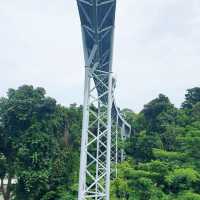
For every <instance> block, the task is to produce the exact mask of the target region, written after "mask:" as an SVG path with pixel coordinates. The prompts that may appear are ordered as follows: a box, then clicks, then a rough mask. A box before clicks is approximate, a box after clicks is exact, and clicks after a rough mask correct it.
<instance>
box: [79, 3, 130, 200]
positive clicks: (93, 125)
mask: <svg viewBox="0 0 200 200" xmlns="http://www.w3.org/2000/svg"><path fill="white" fill-rule="evenodd" d="M77 3H78V9H79V14H80V19H81V27H82V36H83V46H84V56H85V90H84V106H83V128H82V141H81V161H80V178H79V196H78V199H79V200H86V199H89V200H92V199H95V200H103V199H105V200H109V199H110V180H111V179H112V178H113V177H116V175H117V169H116V164H117V162H118V161H119V160H123V159H124V152H123V150H119V148H118V141H119V139H121V140H124V139H125V138H126V137H128V136H129V134H130V129H131V128H130V125H129V124H128V123H127V122H126V121H125V120H124V119H123V116H122V115H121V113H120V111H119V109H118V108H117V106H116V103H115V99H114V89H115V82H116V81H115V79H114V78H113V77H112V52H113V35H114V25H115V9H116V0H77Z"/></svg>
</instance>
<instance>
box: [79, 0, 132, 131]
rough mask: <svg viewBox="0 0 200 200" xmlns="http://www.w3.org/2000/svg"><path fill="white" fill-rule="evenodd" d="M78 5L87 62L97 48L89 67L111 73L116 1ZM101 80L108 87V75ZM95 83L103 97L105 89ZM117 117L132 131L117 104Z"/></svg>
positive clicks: (84, 0)
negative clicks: (95, 48)
mask: <svg viewBox="0 0 200 200" xmlns="http://www.w3.org/2000/svg"><path fill="white" fill-rule="evenodd" d="M77 3H78V9H79V14H80V18H81V25H82V34H83V42H84V51H85V56H86V60H87V59H88V57H89V55H91V53H92V51H93V49H94V47H95V45H96V46H97V53H96V54H95V58H94V59H93V62H92V63H91V65H90V66H89V67H91V68H92V67H93V66H94V65H95V64H97V66H96V69H97V71H103V72H110V71H111V65H112V51H113V33H114V24H115V10H116V0H77ZM86 64H87V63H86ZM97 73H98V72H97ZM97 75H98V74H97ZM100 79H101V81H102V82H103V83H104V84H105V85H107V86H108V75H107V76H105V75H104V76H100ZM94 82H95V84H96V87H97V92H98V95H99V96H101V95H102V94H103V93H104V92H105V87H102V86H98V81H97V79H95V78H94ZM101 100H102V101H103V102H104V103H107V97H106V96H103V97H102V99H101ZM117 115H119V124H120V125H122V124H123V123H124V124H125V125H126V128H127V127H128V128H129V129H130V126H129V125H128V124H127V123H126V122H125V121H124V120H123V118H122V117H121V115H120V112H119V110H118V108H117V107H116V105H115V103H113V108H112V117H113V118H117Z"/></svg>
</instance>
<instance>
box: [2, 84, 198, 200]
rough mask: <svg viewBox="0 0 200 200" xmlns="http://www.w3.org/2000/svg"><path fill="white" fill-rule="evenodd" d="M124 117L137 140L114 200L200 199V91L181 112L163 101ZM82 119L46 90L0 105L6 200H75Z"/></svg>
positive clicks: (13, 93) (15, 93)
mask: <svg viewBox="0 0 200 200" xmlns="http://www.w3.org/2000/svg"><path fill="white" fill-rule="evenodd" d="M124 114H125V116H126V118H127V120H128V121H129V123H130V124H131V126H132V136H131V138H130V140H129V141H127V142H126V144H125V149H126V154H127V161H125V162H123V163H121V164H119V166H118V169H119V170H118V178H117V179H116V180H114V181H113V182H112V187H111V188H112V190H111V196H112V200H200V154H199V150H200V88H192V89H190V90H188V91H187V93H186V96H185V101H184V102H183V104H182V106H181V108H180V109H178V108H176V107H174V105H173V104H172V103H171V102H170V100H169V99H168V97H166V96H165V95H163V94H160V95H159V96H158V97H157V98H156V99H154V100H152V101H151V102H149V103H148V104H146V105H145V106H144V108H143V110H142V111H141V112H140V113H139V114H136V113H134V112H132V111H131V110H128V109H125V110H124ZM81 120H82V107H81V106H80V107H78V106H76V105H75V104H73V105H71V106H70V107H68V108H67V107H63V106H61V105H58V104H57V103H56V101H55V100H54V99H53V98H50V97H47V96H46V95H45V90H44V89H43V88H33V87H32V86H27V85H25V86H22V87H19V88H18V89H17V90H14V89H9V91H8V93H7V97H2V98H0V181H1V184H0V185H1V187H0V193H1V194H2V195H3V197H4V200H9V199H11V197H12V199H15V200H75V199H77V197H76V196H77V186H78V168H79V149H80V135H81ZM5 179H7V180H8V185H7V187H3V184H2V183H3V180H5ZM13 179H17V183H16V184H11V180H13Z"/></svg>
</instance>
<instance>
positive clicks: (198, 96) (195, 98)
mask: <svg viewBox="0 0 200 200" xmlns="http://www.w3.org/2000/svg"><path fill="white" fill-rule="evenodd" d="M198 102H200V88H199V87H194V88H192V89H188V90H187V93H186V95H185V101H184V102H183V104H182V108H184V109H192V108H193V106H194V105H195V104H196V103H198Z"/></svg>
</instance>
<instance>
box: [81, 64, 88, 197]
mask: <svg viewBox="0 0 200 200" xmlns="http://www.w3.org/2000/svg"><path fill="white" fill-rule="evenodd" d="M89 90H90V76H89V68H88V67H87V66H86V67H85V86H84V103H83V122H82V139H81V157H80V172H79V194H78V200H84V198H85V194H84V191H85V188H86V185H85V183H86V166H87V142H88V124H89Z"/></svg>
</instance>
